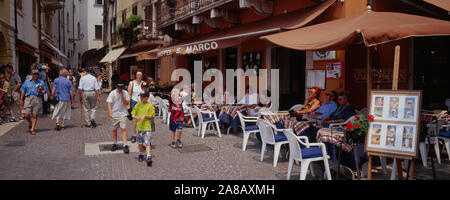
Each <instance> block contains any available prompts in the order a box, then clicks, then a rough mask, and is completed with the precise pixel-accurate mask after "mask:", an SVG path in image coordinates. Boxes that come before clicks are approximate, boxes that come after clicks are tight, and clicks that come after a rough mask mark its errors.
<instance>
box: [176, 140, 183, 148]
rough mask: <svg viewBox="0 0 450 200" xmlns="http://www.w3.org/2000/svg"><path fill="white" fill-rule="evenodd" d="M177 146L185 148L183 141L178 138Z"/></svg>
mask: <svg viewBox="0 0 450 200" xmlns="http://www.w3.org/2000/svg"><path fill="white" fill-rule="evenodd" d="M177 147H178V148H180V149H181V148H183V143H181V140H177Z"/></svg>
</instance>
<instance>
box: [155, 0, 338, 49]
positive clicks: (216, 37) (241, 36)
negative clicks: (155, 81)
mask: <svg viewBox="0 0 450 200" xmlns="http://www.w3.org/2000/svg"><path fill="white" fill-rule="evenodd" d="M334 2H335V0H327V1H326V2H324V3H321V4H319V5H316V6H313V7H309V8H305V9H300V10H297V11H294V12H290V13H287V14H282V15H278V16H274V17H271V18H269V19H263V20H259V21H256V22H251V23H247V24H241V25H238V26H235V27H232V28H229V29H225V30H220V31H215V32H213V33H210V34H205V35H201V36H199V37H194V38H192V39H188V40H186V41H183V42H180V43H177V44H173V45H170V46H168V47H165V48H162V49H161V50H160V51H159V52H158V57H161V56H167V55H172V54H195V53H200V52H204V51H208V50H213V49H223V48H228V47H232V46H236V45H239V44H240V43H242V42H244V41H246V40H249V39H251V38H257V37H260V36H263V35H267V34H271V33H275V32H280V31H282V30H290V29H296V28H300V27H302V26H304V25H306V24H308V23H309V22H311V21H312V20H313V19H315V18H316V17H318V16H319V15H320V14H322V13H323V12H324V11H325V10H326V9H327V8H329V7H330V6H331V5H332V4H333V3H334Z"/></svg>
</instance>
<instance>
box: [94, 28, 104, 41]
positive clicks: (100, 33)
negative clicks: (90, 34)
mask: <svg viewBox="0 0 450 200" xmlns="http://www.w3.org/2000/svg"><path fill="white" fill-rule="evenodd" d="M102 36H103V27H102V25H95V39H97V40H101V39H103V37H102Z"/></svg>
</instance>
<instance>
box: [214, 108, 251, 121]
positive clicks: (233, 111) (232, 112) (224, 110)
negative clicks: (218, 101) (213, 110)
mask: <svg viewBox="0 0 450 200" xmlns="http://www.w3.org/2000/svg"><path fill="white" fill-rule="evenodd" d="M245 110H246V108H245V106H242V105H223V106H222V109H221V111H220V115H223V114H228V115H230V116H231V117H232V118H233V119H234V118H236V117H237V112H238V111H240V112H243V111H245Z"/></svg>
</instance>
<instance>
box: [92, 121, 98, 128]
mask: <svg viewBox="0 0 450 200" xmlns="http://www.w3.org/2000/svg"><path fill="white" fill-rule="evenodd" d="M91 126H92V128H97V124H96V123H95V121H94V120H92V121H91Z"/></svg>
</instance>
